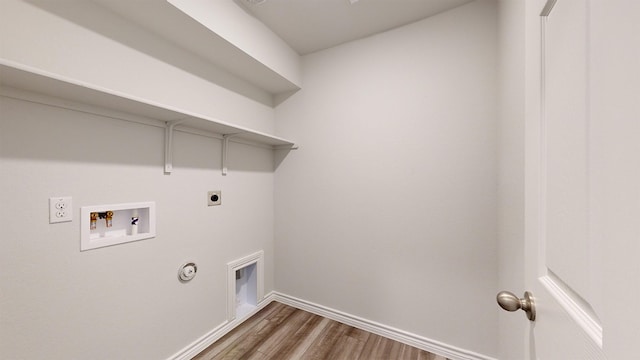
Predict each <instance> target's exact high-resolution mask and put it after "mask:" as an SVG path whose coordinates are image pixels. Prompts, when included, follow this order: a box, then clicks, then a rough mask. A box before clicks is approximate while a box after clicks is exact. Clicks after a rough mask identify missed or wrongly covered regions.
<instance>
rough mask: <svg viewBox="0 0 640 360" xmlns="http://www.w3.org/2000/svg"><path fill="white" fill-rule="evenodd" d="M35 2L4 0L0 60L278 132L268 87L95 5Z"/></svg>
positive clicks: (1, 3) (1, 4)
mask: <svg viewBox="0 0 640 360" xmlns="http://www.w3.org/2000/svg"><path fill="white" fill-rule="evenodd" d="M32 3H33V4H32ZM32 3H31V2H23V1H18V0H2V1H0V34H2V35H1V38H2V46H0V58H1V59H3V60H8V61H13V62H16V63H20V64H24V65H27V66H30V67H34V68H37V69H41V70H44V71H47V72H50V73H54V74H59V75H61V76H64V77H67V78H71V79H75V80H78V81H81V82H85V83H89V84H94V85H96V86H99V87H101V88H106V89H111V90H113V91H115V92H119V93H125V94H129V95H130V96H132V97H137V98H142V99H147V100H149V101H151V102H156V103H160V104H165V105H167V106H172V107H176V108H179V109H187V110H189V111H191V112H194V113H198V114H203V115H206V116H209V117H212V118H216V119H220V120H222V121H224V122H229V123H234V124H237V125H241V126H245V127H249V128H252V129H256V130H259V131H263V132H267V133H273V131H274V126H275V125H274V123H275V118H274V111H273V108H272V107H271V103H272V97H271V95H269V94H267V93H266V92H264V91H262V90H259V89H257V88H252V86H251V85H249V84H247V83H245V82H243V81H242V80H239V79H237V78H234V77H233V76H231V75H228V74H221V72H220V71H219V70H217V69H216V68H215V66H214V65H212V64H211V63H207V62H205V61H203V60H202V59H200V58H198V57H197V56H193V55H192V54H189V53H188V52H185V51H184V50H183V49H181V48H179V47H177V46H175V45H173V44H171V43H169V42H167V41H166V40H163V39H161V38H158V37H156V36H155V35H154V34H152V33H150V32H148V31H146V30H145V29H143V28H141V27H139V26H136V25H135V24H132V23H130V22H128V21H126V20H124V19H123V18H120V17H118V16H117V15H115V14H113V13H110V12H108V11H106V10H104V9H103V8H100V7H98V6H96V5H95V4H93V3H91V2H86V1H80V2H75V1H73V2H66V1H61V2H58V1H56V2H51V1H46V0H44V1H43V0H33V1H32ZM34 4H35V5H34ZM219 83H220V84H224V85H225V87H223V86H220V85H218V84H219ZM228 88H231V89H235V90H237V91H236V92H234V91H231V90H229V89H228ZM238 94H242V95H244V96H239V95H238ZM248 98H251V99H253V100H249V99H248ZM265 104H266V105H265Z"/></svg>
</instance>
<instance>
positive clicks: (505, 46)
mask: <svg viewBox="0 0 640 360" xmlns="http://www.w3.org/2000/svg"><path fill="white" fill-rule="evenodd" d="M498 41H499V43H498V44H499V65H500V66H499V67H498V69H499V74H498V76H499V92H498V98H499V99H500V102H499V119H500V127H499V134H500V135H499V137H500V140H499V151H498V154H499V173H498V185H499V186H498V199H499V202H498V211H499V212H498V214H499V216H498V224H499V226H498V239H499V246H498V249H499V253H498V254H499V255H498V259H499V261H500V262H499V280H498V283H499V288H498V289H496V293H497V292H498V291H501V290H507V291H511V292H513V293H515V294H517V295H521V294H523V293H524V291H525V290H527V289H525V288H524V267H523V264H524V119H525V108H524V105H525V104H524V98H525V80H524V78H525V68H524V67H525V59H524V57H525V9H524V2H521V1H512V0H501V1H499V2H498ZM526 326H528V324H527V321H523V317H522V316H521V315H520V314H511V313H507V312H501V313H500V315H499V327H498V328H499V330H500V331H499V336H498V339H499V355H500V356H499V358H500V359H505V360H508V359H513V360H516V359H524V358H525V355H524V353H523V351H524V349H525V337H526V332H525V327H526Z"/></svg>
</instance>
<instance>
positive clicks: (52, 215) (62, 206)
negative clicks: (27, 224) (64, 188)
mask: <svg viewBox="0 0 640 360" xmlns="http://www.w3.org/2000/svg"><path fill="white" fill-rule="evenodd" d="M72 215H73V209H72V204H71V196H58V197H52V198H49V224H55V223H59V222H67V221H71V220H73V216H72Z"/></svg>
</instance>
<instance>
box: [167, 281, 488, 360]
mask: <svg viewBox="0 0 640 360" xmlns="http://www.w3.org/2000/svg"><path fill="white" fill-rule="evenodd" d="M273 301H277V302H280V303H282V304H285V305H289V306H293V307H295V308H297V309H300V310H304V311H308V312H310V313H312V314H316V315H320V316H323V317H326V318H327V319H331V320H335V321H338V322H341V323H343V324H346V325H349V326H353V327H355V328H358V329H362V330H365V331H368V332H370V333H373V334H376V335H380V336H384V337H386V338H389V339H392V340H395V341H399V342H401V343H403V344H407V345H410V346H413V347H416V348H418V349H422V350H425V351H428V352H430V353H433V354H438V355H440V356H445V357H447V358H449V359H453V360H497V359H495V358H492V357H490V356H485V355H482V354H478V353H476V352H473V351H469V350H465V349H461V348H458V347H455V346H451V345H448V344H445V343H442V342H439V341H437V340H432V339H427V338H425V337H422V336H419V335H416V334H412V333H410V332H407V331H403V330H399V329H396V328H393V327H390V326H387V325H383V324H380V323H377V322H375V321H371V320H367V319H363V318H360V317H358V316H355V315H351V314H347V313H344V312H342V311H338V310H335V309H331V308H328V307H326V306H322V305H318V304H314V303H312V302H309V301H305V300H301V299H298V298H295V297H293V296H289V295H285V294H281V293H278V292H271V293H269V294H268V295H267V296H265V297H264V299H263V300H262V301H261V302H260V303H259V304H258V306H257V307H256V309H255V310H254V311H252V312H251V313H249V314H247V315H245V316H244V317H242V318H241V319H235V320H232V321H225V322H223V323H222V324H220V325H218V326H217V327H215V328H214V329H212V330H211V331H209V332H208V333H206V334H205V335H203V336H202V337H200V338H199V339H198V340H196V341H194V342H193V343H191V344H189V345H188V346H186V347H185V348H184V349H182V350H180V351H178V352H177V353H175V354H174V355H173V356H171V357H170V358H168V359H167V360H190V359H191V358H193V357H194V356H196V355H198V354H199V353H200V352H202V351H203V350H204V349H206V348H207V347H209V346H210V345H211V344H213V343H214V342H216V341H217V340H218V339H220V338H222V337H223V336H224V335H226V334H227V333H228V332H230V331H231V330H233V329H234V328H235V327H237V326H238V325H240V324H242V323H243V322H244V321H245V320H247V319H248V318H250V317H251V316H253V315H255V314H256V313H257V312H258V311H260V310H262V309H263V308H264V307H265V306H267V305H268V304H270V303H271V302H273Z"/></svg>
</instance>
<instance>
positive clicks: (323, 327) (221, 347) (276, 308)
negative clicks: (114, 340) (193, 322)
mask: <svg viewBox="0 0 640 360" xmlns="http://www.w3.org/2000/svg"><path fill="white" fill-rule="evenodd" d="M219 359H227V360H231V359H233V360H236V359H247V360H249V359H256V360H265V359H274V360H275V359H278V360H286V359H294V360H295V359H305V360H306V359H314V360H322V359H327V360H329V359H330V360H374V359H380V360H383V359H384V360H446V359H445V358H444V357H442V356H438V355H434V354H431V353H429V352H426V351H424V350H420V349H417V348H415V347H411V346H409V345H405V344H402V343H400V342H397V341H394V340H390V339H387V338H384V337H382V336H378V335H375V334H372V333H369V332H367V331H364V330H360V329H356V328H354V327H352V326H348V325H345V324H342V323H339V322H336V321H333V320H329V319H327V318H324V317H321V316H318V315H314V314H311V313H308V312H306V311H303V310H299V309H296V308H293V307H291V306H287V305H284V304H281V303H278V302H272V303H271V304H269V305H267V306H266V307H265V308H264V309H262V310H261V311H260V312H258V313H257V314H256V315H254V316H252V317H251V318H249V319H247V320H246V321H245V322H244V323H242V324H241V325H240V326H238V327H237V328H235V329H233V330H232V331H231V332H229V333H228V334H227V335H225V336H224V337H222V338H221V339H220V340H218V341H216V342H215V343H214V344H212V345H211V346H209V347H208V348H206V349H205V350H204V351H202V352H201V353H200V354H198V355H197V356H196V357H194V358H193V360H219Z"/></svg>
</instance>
